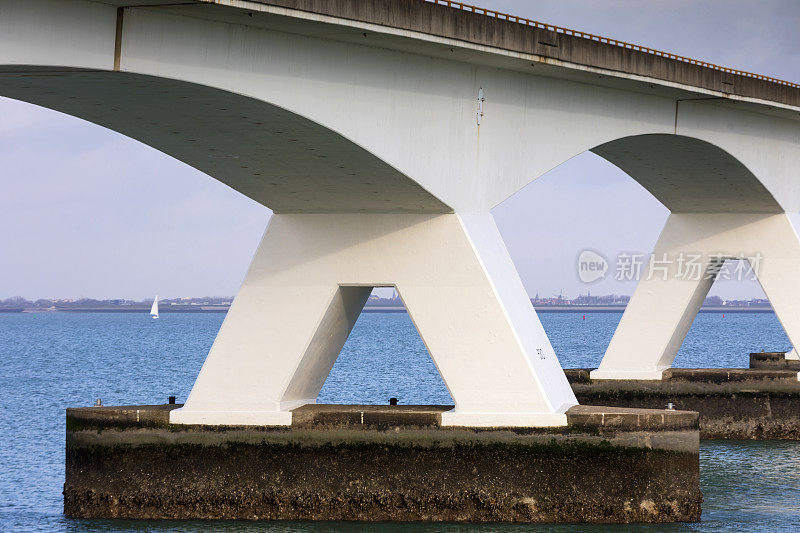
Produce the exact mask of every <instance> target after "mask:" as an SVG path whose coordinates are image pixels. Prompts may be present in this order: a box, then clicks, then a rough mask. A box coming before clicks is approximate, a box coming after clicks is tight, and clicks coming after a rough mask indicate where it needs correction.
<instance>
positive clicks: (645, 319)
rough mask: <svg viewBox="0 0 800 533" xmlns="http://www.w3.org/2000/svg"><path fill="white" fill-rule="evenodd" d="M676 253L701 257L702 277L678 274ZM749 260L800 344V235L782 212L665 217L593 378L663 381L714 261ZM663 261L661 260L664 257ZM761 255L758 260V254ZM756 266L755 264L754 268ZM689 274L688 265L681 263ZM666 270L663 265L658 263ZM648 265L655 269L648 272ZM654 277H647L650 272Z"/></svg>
mask: <svg viewBox="0 0 800 533" xmlns="http://www.w3.org/2000/svg"><path fill="white" fill-rule="evenodd" d="M681 254H683V255H684V257H685V258H687V259H688V258H689V256H691V255H700V260H699V261H698V264H699V265H700V267H701V270H702V276H701V278H700V279H689V280H687V279H683V276H682V273H681V271H680V269H681V263H680V261H679V258H680V257H681ZM738 257H747V258H754V259H756V260H754V261H751V263H752V264H753V269H754V271H755V273H756V274H757V276H758V280H759V282H760V283H761V286H762V288H763V289H764V293H765V294H766V296H767V298H769V300H770V302H771V303H772V307H773V309H774V310H775V314H776V316H777V317H778V320H779V321H780V323H781V325H782V326H783V328H784V330H785V331H786V334H787V336H788V337H789V339H790V340H791V341H792V344H793V345H794V346H798V345H799V343H800V286H798V285H797V283H796V278H797V272H798V267H799V266H800V239H798V236H797V233H796V231H795V228H794V226H793V225H792V222H791V220H790V219H789V217H788V216H787V215H785V214H777V215H765V214H731V213H722V214H719V213H717V214H694V213H691V214H688V213H680V214H675V213H673V214H672V215H670V216H669V218H668V219H667V222H666V224H665V226H664V229H663V231H662V232H661V236H660V237H659V239H658V242H657V243H656V246H655V249H654V251H653V257H652V259H651V261H650V263H649V264H648V265H647V266H646V267H644V268H643V269H642V276H643V279H642V280H641V281H640V282H639V285H638V286H637V287H636V292H634V294H633V297H632V298H631V301H630V303H629V304H628V307H627V309H626V310H625V313H624V314H623V315H622V320H621V321H620V323H619V326H618V327H617V331H616V332H615V333H614V336H613V338H612V339H611V343H610V344H609V346H608V350H607V351H606V354H605V356H604V357H603V361H602V362H601V364H600V366H599V368H598V369H597V370H594V371H593V372H592V373H591V377H592V378H593V379H661V374H662V371H663V370H664V369H666V368H669V367H670V366H671V365H672V362H673V360H674V359H675V356H676V355H677V353H678V350H679V348H680V346H681V344H682V343H683V340H684V338H685V337H686V333H687V332H688V331H689V328H690V327H691V325H692V322H693V321H694V319H695V317H696V316H697V312H698V311H699V309H700V306H701V305H702V303H703V300H704V299H705V297H706V295H707V294H708V291H709V289H710V288H711V285H712V284H713V283H714V279H715V276H714V275H712V274H710V273H709V267H710V266H711V265H712V264H713V263H719V261H720V260H724V259H725V258H731V259H734V258H738ZM665 258H666V259H667V261H668V262H663V260H664V259H665ZM758 258H760V259H758ZM756 264H757V266H756ZM683 265H684V272H686V270H685V269H686V268H688V267H687V263H686V262H685V263H683ZM662 267H663V268H662ZM651 269H652V270H651ZM651 271H652V272H653V273H654V274H655V275H654V276H653V277H650V278H649V279H648V278H646V276H649V274H650V272H651Z"/></svg>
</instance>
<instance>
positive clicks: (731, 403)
mask: <svg viewBox="0 0 800 533" xmlns="http://www.w3.org/2000/svg"><path fill="white" fill-rule="evenodd" d="M759 355H763V354H759ZM565 372H566V374H567V378H568V379H569V381H570V384H571V385H572V389H573V391H575V395H576V396H577V398H578V401H580V402H581V403H590V404H602V405H612V406H620V407H631V408H645V409H663V408H665V407H666V406H667V404H669V403H672V404H673V406H674V408H675V409H684V410H691V411H697V412H699V413H700V438H702V439H756V440H769V439H786V440H800V381H798V379H797V371H795V370H786V369H779V370H755V369H752V370H749V369H681V368H672V369H668V370H665V371H664V374H663V379H662V380H656V381H654V380H592V379H590V378H589V369H572V370H566V371H565Z"/></svg>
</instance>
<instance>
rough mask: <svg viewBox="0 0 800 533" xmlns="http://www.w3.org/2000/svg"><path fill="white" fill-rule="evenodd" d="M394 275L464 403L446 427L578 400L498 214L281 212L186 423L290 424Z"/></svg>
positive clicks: (561, 407) (524, 421) (534, 419)
mask: <svg viewBox="0 0 800 533" xmlns="http://www.w3.org/2000/svg"><path fill="white" fill-rule="evenodd" d="M375 286H395V287H396V288H397V290H398V292H399V294H400V295H401V297H402V298H403V301H404V302H405V305H406V307H407V309H408V311H409V313H410V315H411V318H412V320H413V321H414V323H415V325H416V326H417V329H418V330H419V333H420V336H421V337H422V340H423V341H424V342H425V345H426V346H427V348H428V351H429V352H430V354H431V356H432V358H433V362H434V363H435V365H436V367H437V368H438V369H439V372H440V373H441V375H442V378H443V380H444V382H445V384H446V385H447V387H448V389H449V391H450V394H451V396H452V398H453V400H454V402H455V409H453V410H452V411H449V412H446V413H444V414H443V416H442V424H443V425H455V426H554V425H564V424H566V415H565V411H566V410H567V409H568V408H569V407H571V406H573V405H575V404H577V401H576V400H575V396H574V394H573V393H572V390H571V389H570V387H569V384H568V382H567V380H566V377H565V376H564V373H563V371H562V369H561V366H560V365H559V363H558V360H557V359H556V357H555V354H554V352H553V348H552V347H551V345H550V342H549V340H548V339H547V336H546V335H545V332H544V330H543V328H542V326H541V324H540V322H539V320H538V317H537V316H536V313H535V311H534V310H533V307H532V306H531V304H530V301H529V300H528V298H527V296H526V294H525V291H524V289H523V287H522V283H521V281H520V280H519V277H518V275H517V273H516V270H515V269H514V266H513V264H512V262H511V259H510V257H509V256H508V253H507V251H506V249H505V246H504V244H503V241H502V238H501V237H500V234H499V233H498V231H497V228H496V227H495V225H494V221H493V219H492V217H491V215H489V214H480V215H456V214H443V215H409V214H405V215H394V214H320V215H315V214H278V215H274V216H273V217H272V220H271V221H270V225H269V227H268V229H267V231H266V233H265V234H264V237H263V239H262V242H261V244H260V246H259V248H258V250H257V252H256V255H255V258H254V259H253V263H252V265H251V267H250V270H249V272H248V273H247V276H246V278H245V280H244V283H243V285H242V287H241V289H240V291H239V294H238V295H237V296H236V300H235V301H234V304H233V306H232V307H231V309H230V311H229V313H228V316H227V317H226V319H225V321H224V323H223V325H222V328H221V329H220V332H219V334H218V336H217V339H216V341H215V342H214V345H213V347H212V348H211V351H210V353H209V355H208V357H207V359H206V361H205V364H204V365H203V368H202V370H201V372H200V375H199V376H198V378H197V381H196V382H195V385H194V387H193V389H192V392H191V394H190V395H189V398H188V399H187V401H186V404H185V405H184V407H183V408H181V409H178V410H175V411H172V413H171V416H170V421H171V422H172V423H179V424H213V425H240V424H243V425H248V424H252V425H289V424H291V420H292V413H291V410H292V409H294V408H296V407H299V406H301V405H304V404H308V403H314V402H315V399H316V397H317V395H318V393H319V391H320V389H321V388H322V385H323V384H324V382H325V378H326V377H327V375H328V373H329V372H330V369H331V367H332V366H333V363H334V361H335V360H336V357H337V356H338V355H339V352H340V350H341V348H342V346H343V345H344V342H345V340H346V339H347V336H348V334H349V333H350V330H351V329H352V327H353V325H354V323H355V321H356V319H357V317H358V315H359V313H360V311H361V308H362V307H363V305H364V303H365V302H366V300H367V298H368V296H369V293H370V291H371V289H372V288H373V287H375Z"/></svg>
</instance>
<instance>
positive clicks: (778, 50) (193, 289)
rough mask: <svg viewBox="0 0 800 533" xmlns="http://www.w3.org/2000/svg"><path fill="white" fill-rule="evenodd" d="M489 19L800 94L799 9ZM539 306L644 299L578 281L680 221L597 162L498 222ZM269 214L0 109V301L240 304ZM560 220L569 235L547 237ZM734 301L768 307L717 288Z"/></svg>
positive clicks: (621, 9) (104, 144)
mask: <svg viewBox="0 0 800 533" xmlns="http://www.w3.org/2000/svg"><path fill="white" fill-rule="evenodd" d="M473 1H474V2H475V3H477V4H479V5H481V6H482V7H487V8H491V9H497V10H499V11H504V12H507V13H511V14H514V15H519V16H525V17H528V18H532V19H535V20H540V21H543V22H548V23H551V24H556V25H561V26H565V27H569V28H574V29H579V30H583V31H587V32H591V33H595V34H600V35H604V36H608V37H614V38H617V39H621V40H626V41H629V42H634V43H637V44H644V45H648V46H650V47H653V48H658V49H662V50H665V51H670V52H674V53H678V54H682V55H686V56H689V57H695V58H701V59H704V60H707V61H711V62H714V63H717V64H721V65H725V66H731V67H735V68H740V69H743V70H749V71H752V72H757V73H761V74H768V75H772V76H775V77H779V78H783V79H788V80H791V81H800V54H798V53H797V50H800V31H798V28H800V2H798V1H796V0H786V1H777V0H775V1H770V0H762V1H759V2H752V1H738V0H718V1H712V0H692V1H688V0H668V1H660V0H659V1H647V0H638V1H634V0H611V1H603V0H594V1H589V0H586V1H577V0H537V1H535V2H530V1H521V0H473ZM494 215H495V218H496V221H497V225H498V227H499V228H500V231H501V234H502V235H503V238H504V239H505V241H506V246H507V247H508V250H509V253H510V254H511V257H512V259H513V261H514V263H515V265H516V267H517V270H518V271H519V273H520V277H521V279H522V281H523V283H524V285H525V288H526V290H527V291H528V293H529V294H530V295H531V296H533V295H535V294H537V293H538V294H539V295H540V296H551V295H557V294H559V293H560V292H562V291H563V294H564V295H565V296H570V297H572V296H576V295H577V294H579V293H580V294H585V293H586V292H587V291H591V292H592V294H608V293H616V294H628V295H630V294H632V293H633V290H634V284H633V283H631V282H618V281H616V280H615V279H614V278H613V276H608V277H607V278H606V280H604V281H601V282H597V283H594V284H591V285H587V284H584V283H582V282H581V281H580V279H579V278H578V276H577V271H576V260H577V257H578V254H580V252H581V251H583V250H586V249H591V250H595V251H598V252H600V253H601V254H602V255H604V256H605V257H606V258H607V259H609V260H610V261H611V262H612V263H613V260H614V257H615V256H616V255H617V254H618V253H620V252H640V253H648V252H649V251H650V250H651V249H652V246H653V244H654V243H655V241H656V239H657V237H658V234H659V231H660V229H661V227H662V226H663V224H664V221H665V220H666V217H667V215H668V211H667V210H666V208H664V207H663V206H662V205H661V204H660V203H659V202H658V201H657V200H655V199H654V198H653V197H652V196H651V195H650V194H649V193H648V192H647V191H645V190H644V189H643V188H642V187H641V186H639V185H638V184H637V183H636V182H635V181H634V180H633V179H631V178H630V177H629V176H627V175H626V174H624V173H623V172H621V171H620V170H619V169H617V168H616V167H614V166H613V165H611V164H609V163H607V162H606V161H604V160H603V159H601V158H599V157H597V156H594V155H593V154H590V153H586V154H582V155H580V156H577V157H575V158H573V159H572V160H570V161H567V162H566V163H564V164H562V165H561V166H559V167H557V168H556V169H554V170H552V171H551V172H549V173H548V174H546V175H544V176H543V177H541V178H539V179H538V180H536V181H535V182H533V183H532V184H530V185H529V186H527V187H526V188H525V189H523V190H521V191H520V192H518V193H517V194H516V195H514V196H513V197H511V198H509V199H508V200H506V201H505V202H504V203H503V204H501V205H500V206H498V207H497V208H495V210H494ZM269 216H270V211H269V210H268V209H267V208H265V207H263V206H261V205H260V204H257V203H255V202H253V201H252V200H250V199H248V198H245V197H244V196H242V195H241V194H239V193H237V192H235V191H233V190H231V189H230V188H228V187H227V186H225V185H223V184H221V183H220V182H218V181H216V180H214V179H212V178H210V177H209V176H207V175H205V174H203V173H201V172H199V171H197V170H194V169H193V168H191V167H189V166H187V165H185V164H183V163H180V162H178V161H176V160H174V159H172V158H170V157H169V156H167V155H165V154H162V153H160V152H158V151H156V150H154V149H152V148H150V147H147V146H145V145H142V144H140V143H138V142H137V141H134V140H131V139H128V138H126V137H124V136H122V135H119V134H117V133H114V132H112V131H109V130H105V129H103V128H101V127H99V126H95V125H93V124H89V123H87V122H84V121H82V120H80V119H76V118H73V117H69V116H66V115H63V114H60V113H57V112H54V111H50V110H47V109H43V108H39V107H36V106H32V105H29V104H25V103H22V102H17V101H13V100H9V99H3V98H0V227H2V228H4V231H0V265H2V270H0V299H3V298H8V297H12V296H23V297H26V298H30V299H35V298H81V297H91V298H134V299H145V298H152V296H153V295H154V294H159V295H160V296H162V297H168V298H169V297H182V296H207V295H209V296H228V295H234V294H235V293H236V291H237V289H238V287H239V284H240V283H241V280H242V279H243V277H244V274H245V272H246V269H247V266H248V264H249V262H250V259H251V257H252V255H253V252H254V251H255V248H256V246H257V244H258V241H259V239H260V237H261V235H262V233H263V231H264V229H265V227H266V225H267V222H268V220H269ZM553 217H556V218H558V219H561V220H563V224H562V225H561V227H560V231H559V232H558V233H553V232H540V231H537V227H540V226H543V225H545V224H546V223H547V221H549V220H552V219H553ZM711 294H716V295H719V296H722V297H723V298H750V297H763V293H762V292H761V290H760V288H759V287H758V285H757V283H753V282H735V281H730V282H717V283H716V284H715V286H714V288H713V289H712V292H711Z"/></svg>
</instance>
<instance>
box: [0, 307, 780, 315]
mask: <svg viewBox="0 0 800 533" xmlns="http://www.w3.org/2000/svg"><path fill="white" fill-rule="evenodd" d="M228 309H230V306H227V305H225V306H222V305H218V306H215V305H198V306H186V307H178V308H176V307H163V308H161V309H159V313H160V314H171V313H227V312H228ZM534 309H535V310H536V312H537V313H620V314H621V313H623V312H624V311H625V307H624V306H616V305H615V306H611V305H609V306H602V305H535V306H534ZM362 312H363V313H405V312H406V309H405V308H404V307H397V306H379V305H375V306H370V305H368V306H365V307H364V309H363V310H362ZM700 312H701V313H772V312H773V310H772V308H771V307H720V306H715V307H701V308H700ZM0 313H142V314H149V313H150V308H149V307H133V306H131V307H123V306H109V307H57V308H52V307H49V308H39V307H28V308H24V307H5V308H0Z"/></svg>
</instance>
